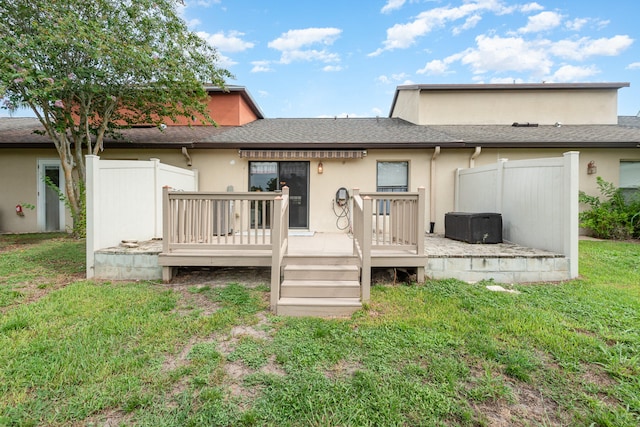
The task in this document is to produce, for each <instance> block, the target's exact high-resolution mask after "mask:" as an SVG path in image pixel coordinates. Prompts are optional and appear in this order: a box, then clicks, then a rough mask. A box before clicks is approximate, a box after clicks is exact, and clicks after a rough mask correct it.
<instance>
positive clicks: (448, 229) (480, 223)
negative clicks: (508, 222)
mask: <svg viewBox="0 0 640 427" xmlns="http://www.w3.org/2000/svg"><path fill="white" fill-rule="evenodd" d="M444 237H446V238H448V239H454V240H460V241H463V242H467V243H502V215H501V214H499V213H470V212H449V213H447V214H445V215H444Z"/></svg>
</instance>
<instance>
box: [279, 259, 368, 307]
mask: <svg viewBox="0 0 640 427" xmlns="http://www.w3.org/2000/svg"><path fill="white" fill-rule="evenodd" d="M356 262H357V260H356V258H355V257H344V256H341V257H335V256H299V257H297V256H287V257H285V260H284V263H285V265H284V268H283V281H282V283H281V287H280V299H279V300H278V303H277V313H278V315H284V316H323V317H324V316H329V317H331V316H336V317H342V316H350V315H351V314H353V313H354V312H355V311H357V310H359V309H360V308H362V302H361V299H360V293H361V291H360V268H359V267H358V266H357V265H356Z"/></svg>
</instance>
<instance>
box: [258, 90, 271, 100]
mask: <svg viewBox="0 0 640 427" xmlns="http://www.w3.org/2000/svg"><path fill="white" fill-rule="evenodd" d="M258 95H260V97H261V98H266V97H268V96H269V92H267V91H266V90H259V91H258Z"/></svg>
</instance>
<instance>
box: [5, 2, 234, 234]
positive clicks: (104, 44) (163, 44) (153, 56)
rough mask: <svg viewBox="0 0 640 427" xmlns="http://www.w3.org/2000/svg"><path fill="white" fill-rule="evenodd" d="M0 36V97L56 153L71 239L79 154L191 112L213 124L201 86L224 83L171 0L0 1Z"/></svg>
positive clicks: (80, 217)
mask: <svg viewBox="0 0 640 427" xmlns="http://www.w3.org/2000/svg"><path fill="white" fill-rule="evenodd" d="M0 33H1V34H2V36H1V37H0V97H4V104H5V105H4V107H5V108H9V109H13V108H17V107H28V108H30V109H31V110H33V112H34V113H35V114H36V116H37V117H38V119H39V120H40V122H41V123H42V126H43V127H44V132H43V133H44V134H46V135H47V136H48V137H49V138H50V139H51V141H52V142H53V144H54V145H55V147H56V150H57V152H58V155H59V156H60V160H61V164H62V168H63V171H64V175H65V181H66V188H65V189H64V195H65V197H66V202H67V205H68V206H69V208H70V211H71V214H72V216H73V219H74V231H75V232H83V231H84V230H81V229H79V228H80V227H81V226H80V225H79V224H84V215H85V212H84V193H83V192H84V183H85V178H86V176H85V160H84V156H85V154H98V153H99V152H100V151H101V150H102V148H103V140H104V138H105V136H108V135H114V136H117V135H118V129H122V128H126V127H130V126H131V125H133V124H136V123H150V124H156V125H159V124H160V123H161V122H162V121H163V120H164V118H171V119H176V118H177V117H192V116H193V115H194V114H198V115H200V116H201V117H204V118H205V120H207V121H209V122H211V123H212V124H213V121H211V119H210V117H209V116H208V115H207V114H206V110H205V107H206V104H205V103H204V102H203V101H204V100H205V99H206V92H205V90H204V88H203V83H210V84H213V85H216V86H220V87H224V81H225V78H229V77H231V75H230V73H229V72H228V71H227V70H225V69H222V68H219V67H217V65H216V63H217V59H218V57H217V52H216V50H215V49H214V48H213V47H211V46H209V45H208V44H207V43H206V42H205V41H204V40H202V39H201V38H199V37H198V36H197V35H195V34H194V33H192V32H190V31H189V30H188V29H187V26H186V24H185V22H184V21H183V20H182V19H181V18H180V16H179V15H178V11H177V1H176V0H11V1H2V2H0Z"/></svg>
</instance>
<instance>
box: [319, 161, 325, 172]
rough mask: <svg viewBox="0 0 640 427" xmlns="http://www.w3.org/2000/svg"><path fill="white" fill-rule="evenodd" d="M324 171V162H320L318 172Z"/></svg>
mask: <svg viewBox="0 0 640 427" xmlns="http://www.w3.org/2000/svg"><path fill="white" fill-rule="evenodd" d="M322 172H324V165H323V164H322V162H319V163H318V174H319V175H322Z"/></svg>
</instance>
